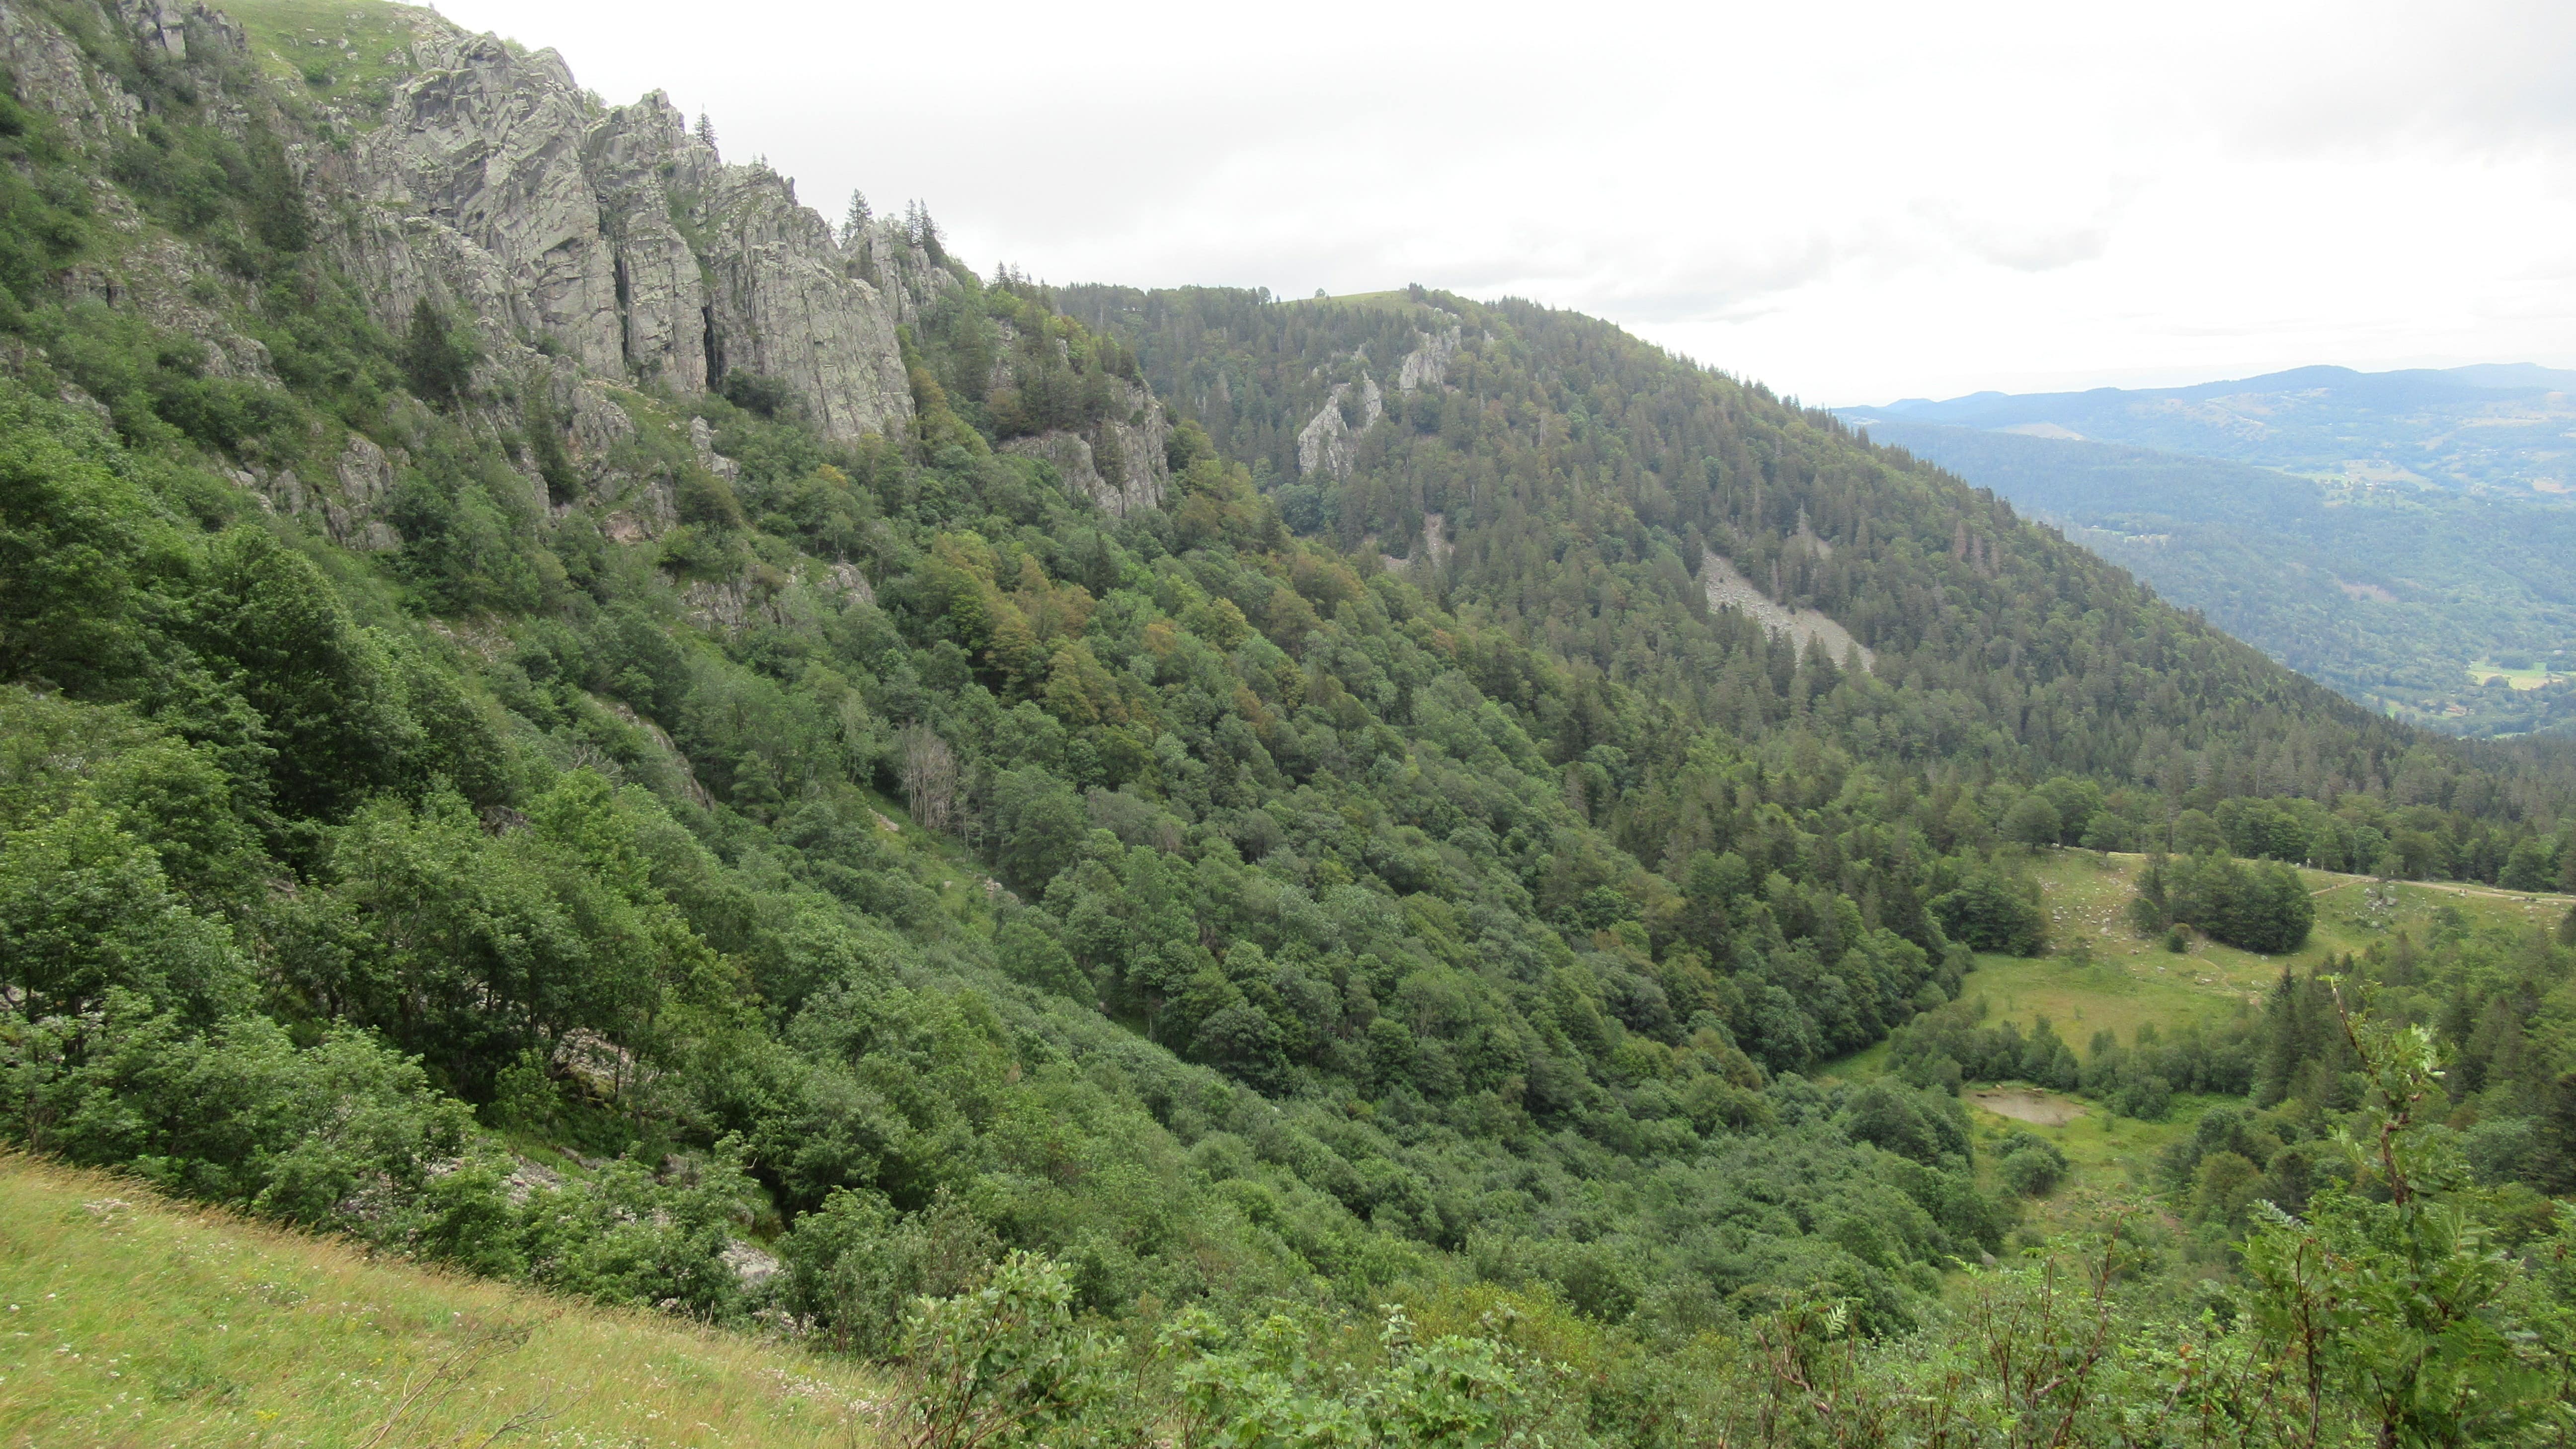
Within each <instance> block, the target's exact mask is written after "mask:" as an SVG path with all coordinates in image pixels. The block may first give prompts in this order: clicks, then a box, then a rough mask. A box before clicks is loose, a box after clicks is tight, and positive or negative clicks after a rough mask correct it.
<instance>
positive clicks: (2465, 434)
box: [1839, 363, 2576, 735]
mask: <svg viewBox="0 0 2576 1449" xmlns="http://www.w3.org/2000/svg"><path fill="white" fill-rule="evenodd" d="M1839 412H1840V414H1841V416H1842V417H1843V418H1844V419H1845V420H1846V421H1849V422H1851V423H1853V424H1855V425H1858V426H1861V427H1864V428H1866V429H1867V430H1868V432H1869V435H1870V436H1871V438H1872V439H1874V440H1875V441H1878V442H1881V443H1888V444H1893V445H1896V446H1898V447H1902V448H1905V449H1908V450H1910V451H1912V452H1913V453H1915V454H1917V455H1918V456H1921V457H1924V458H1927V459H1929V460H1931V461H1933V462H1935V463H1938V464H1940V465H1941V466H1943V467H1945V468H1947V469H1949V470H1950V471H1952V472H1954V473H1957V474H1959V475H1960V476H1961V477H1963V478H1965V479H1967V480H1968V481H1969V482H1971V483H1975V484H1978V485H1980V486H1982V487H1988V488H1992V489H1994V490H1995V491H1996V492H1997V493H1998V494H2000V495H2002V496H2003V497H2005V498H2008V499H2010V500H2011V501H2012V502H2013V503H2014V504H2015V505H2017V506H2019V507H2021V508H2023V509H2024V510H2026V511H2028V512H2031V513H2033V514H2035V515H2037V516H2039V517H2041V518H2043V519H2045V520H2047V521H2049V522H2052V523H2055V524H2057V525H2058V526H2060V527H2062V528H2064V529H2065V530H2066V531H2067V533H2068V535H2069V537H2071V538H2073V539H2074V540H2075V541H2077V542H2079V543H2082V544H2084V545H2086V546H2088V547H2090V548H2092V549H2094V550H2095V551H2096V552H2098V553H2100V554H2102V555H2103V556H2104V557H2106V558H2109V559H2111V560H2112V561H2113V562H2116V563H2119V564H2121V565H2123V566H2125V567H2127V568H2129V569H2130V570H2132V571H2133V572H2135V573H2136V574H2138V575H2139V576H2140V577H2141V578H2144V579H2145V580H2147V581H2148V582H2149V583H2151V584H2153V585H2155V586H2156V588H2157V589H2158V590H2159V591H2160V592H2162V593H2163V594H2164V595H2165V596H2166V597H2168V598H2170V599H2172V600H2173V601H2174V602H2176V603H2179V604H2182V605H2184V606H2186V607H2189V608H2196V609H2199V610H2201V611H2203V612H2204V613H2206V614H2208V615H2209V617H2210V618H2211V619H2212V620H2213V621H2215V622H2216V623H2218V624H2219V625H2220V626H2221V627H2223V628H2225V629H2227V630H2228V631H2230V632H2231V633H2234V634H2236V635H2237V636H2238V637H2240V638H2243V639H2245V640H2246V641H2247V642H2249V643H2252V644H2254V645H2256V646H2257V647H2259V648H2261V649H2263V650H2264V651H2265V652H2266V653H2269V654H2270V655H2272V656H2273V657H2274V658H2276V659H2279V660H2280V661H2281V662H2283V663H2285V664H2288V665H2289V666H2291V667H2292V668H2294V669H2298V670H2300V671H2302V672H2304V673H2306V674H2309V675H2310V676H2312V677H2314V678H2316V679H2318V680H2320V681H2322V682H2324V683H2326V684H2329V685H2331V686H2333V687H2334V688H2335V689H2337V690H2339V691H2341V692H2342V693H2344V694H2346V695H2348V696H2350V697H2352V698H2354V699H2357V700H2360V701H2362V702H2363V703H2365V704H2368V705H2370V706H2371V707H2373V708H2375V709H2378V710H2381V711H2384V712H2387V713H2391V714H2395V715H2398V716H2401V717H2403V718H2407V719H2411V720H2414V721H2417V722H2419V723H2425V724H2430V725H2434V726H2437V727H2440V728H2444V729H2448V730H2452V731H2456V732H2459V733H2463V734H2472V735H2507V734H2521V733H2526V732H2530V731H2535V730H2546V731H2552V732H2556V731H2561V730H2565V729H2568V728H2576V682H2571V681H2576V494H2571V493H2570V492H2569V486H2570V485H2569V479H2570V476H2571V465H2576V440H2571V436H2570V433H2571V430H2576V372H2568V371H2560V370H2557V369H2552V368H2545V367H2537V366H2532V365H2530V364H2520V363H2518V364H2491V365H2482V366H2474V367H2458V368H2449V369H2444V370H2439V371H2434V370H2413V371H2404V372H2380V373H2363V372H2355V371H2352V370H2351V369H2349V368H2341V367H2304V368H2298V369H2295V370H2293V371H2289V372H2278V373H2271V374H2268V375H2266V376H2262V377H2253V378H2244V379H2239V380H2234V381H2226V382H2211V383H2202V384H2199V385H2196V386H2192V387H2177V388H2160V389H2123V388H2096V389H2093V390H2091V391H2088V392H2063V393H2026V394H2014V393H2000V392H1980V393H1974V394H1971V395H1969V396H1967V397H1960V398H1952V399H1949V400H1947V401H1943V402H1933V401H1929V400H1924V399H1909V400H1906V401H1903V402H1898V403H1892V404H1889V405H1887V406H1885V407H1876V408H1844V409H1840V410H1839ZM2498 681H2501V682H2498Z"/></svg>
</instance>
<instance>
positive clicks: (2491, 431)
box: [1837, 363, 2576, 497]
mask: <svg viewBox="0 0 2576 1449" xmlns="http://www.w3.org/2000/svg"><path fill="white" fill-rule="evenodd" d="M1837 411H1839V412H1840V413H1841V414H1842V415H1843V416H1844V417H1845V418H1847V419H1849V420H1851V421H1852V422H1855V423H1862V424H1867V425H1870V426H1873V427H1876V426H1879V425H1882V424H1886V423H1891V422H1907V423H1939V424H1946V425H1949V426H1953V427H1964V428H1976V429H1981V430H1984V431H1989V432H2009V433H2025V434H2029V435H2032V436H2035V437H2043V438H2058V439H2063V440H2070V441H2076V440H2080V441H2087V442H2103V443H2125V444H2128V445H2130V446H2132V447H2139V448H2154V449H2157V450H2160V451H2163V452H2168V453H2182V454H2189V455H2194V456H2198V457H2204V458H2224V459H2227V460H2229V461H2232V462H2238V463H2250V464H2254V465H2255V466H2257V467H2264V468H2276V469H2280V470H2283V471H2285V472H2291V473H2299V474H2303V475H2306V476H2309V477H2316V478H2335V479H2341V480H2344V481H2347V482H2351V483H2357V484H2388V483H2416V484H2430V485H2433V486H2438V487H2444V488H2479V487H2485V488H2497V489H2502V490H2505V491H2508V492H2517V493H2526V494H2531V493H2537V494H2541V495H2546V496H2561V495H2565V496H2571V497H2576V436H2571V434H2576V372H2570V371H2565V370H2561V369H2557V368H2548V367H2539V366H2535V365H2533V364H2530V363H2486V364H2479V365H2476V366H2471V367H2453V368H2442V369H2427V368H2416V369H2408V370H2405V371H2399V372H2355V371H2353V370H2352V369H2351V368H2347V367H2300V368H2293V369H2291V370H2290V371H2288V372H2274V373H2266V374H2264V375H2263V376H2260V377H2248V378H2239V379H2235V380H2232V381H2224V382H2206V383H2199V384H2195V385H2193V386H2190V387H2169V388H2116V387H2101V388H2093V389H2091V390H2089V391H2085V392H2049V393H2002V392H1978V393H1970V394H1969V395H1967V396H1966V397H1956V398H1950V399H1948V400H1946V401H1940V402H1935V401H1932V400H1930V399H1927V398H1908V399H1905V400H1903V401H1901V402H1894V403H1889V404H1887V405H1886V406H1884V407H1849V408H1841V409H1838V410H1837Z"/></svg>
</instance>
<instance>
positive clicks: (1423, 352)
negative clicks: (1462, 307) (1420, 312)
mask: <svg viewBox="0 0 2576 1449" xmlns="http://www.w3.org/2000/svg"><path fill="white" fill-rule="evenodd" d="M1413 335H1414V336H1415V337H1416V338H1418V339H1419V345H1417V346H1416V347H1415V348H1414V349H1413V350H1412V351H1411V352H1408V353H1406V354H1405V355H1404V367H1403V369H1402V370H1401V371H1400V372H1398V373H1397V374H1396V379H1395V386H1396V390H1397V391H1399V392H1408V393H1409V392H1412V391H1414V390H1415V389H1417V388H1425V387H1446V386H1448V384H1449V359H1451V358H1453V357H1455V356H1457V355H1458V348H1459V346H1460V345H1461V344H1462V342H1463V341H1464V340H1465V335H1466V334H1465V331H1464V329H1462V328H1457V327H1452V328H1450V329H1449V330H1448V331H1446V332H1439V333H1432V332H1416V333H1414V334H1413Z"/></svg>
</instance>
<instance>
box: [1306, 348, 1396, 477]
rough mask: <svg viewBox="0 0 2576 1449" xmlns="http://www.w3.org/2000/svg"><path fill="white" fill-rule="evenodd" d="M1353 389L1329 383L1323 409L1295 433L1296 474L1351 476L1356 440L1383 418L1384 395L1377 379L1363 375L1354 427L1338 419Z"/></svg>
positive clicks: (1359, 384) (1343, 383)
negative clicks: (1331, 389) (1357, 415)
mask: <svg viewBox="0 0 2576 1449" xmlns="http://www.w3.org/2000/svg"><path fill="white" fill-rule="evenodd" d="M1352 394H1353V386H1352V384H1350V383H1347V382H1340V383H1335V384H1333V395H1332V396H1331V397H1328V398H1326V399H1325V400H1324V406H1323V407H1322V408H1321V409H1319V410H1318V411H1317V412H1316V414H1315V415H1314V416H1313V417H1311V418H1309V419H1307V420H1306V426H1305V427H1303V428H1300V429H1298V431H1297V471H1298V472H1300V473H1330V474H1331V475H1333V476H1334V477H1336V478H1348V477H1349V476H1351V467H1352V465H1353V464H1354V463H1356V462H1357V461H1358V450H1357V444H1356V441H1355V439H1356V437H1357V435H1358V434H1360V433H1364V432H1366V431H1368V430H1369V429H1370V428H1372V427H1374V426H1376V425H1377V420H1378V419H1379V418H1382V417H1384V416H1386V394H1385V393H1384V392H1383V391H1381V390H1380V389H1379V388H1378V385H1377V379H1376V378H1373V377H1371V376H1369V375H1368V374H1367V373H1365V372H1363V373H1361V374H1360V380H1359V383H1358V387H1357V394H1358V403H1359V407H1358V411H1359V422H1358V424H1357V426H1354V425H1353V424H1352V423H1351V422H1350V420H1348V419H1346V418H1344V417H1343V416H1342V402H1343V400H1344V399H1345V398H1349V397H1351V396H1352Z"/></svg>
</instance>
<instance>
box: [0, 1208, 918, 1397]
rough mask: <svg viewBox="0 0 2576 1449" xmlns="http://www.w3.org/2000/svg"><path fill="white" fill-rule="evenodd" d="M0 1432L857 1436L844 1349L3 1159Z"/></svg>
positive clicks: (854, 1377)
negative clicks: (305, 1232) (410, 1257)
mask: <svg viewBox="0 0 2576 1449" xmlns="http://www.w3.org/2000/svg"><path fill="white" fill-rule="evenodd" d="M0 1302H5V1304H6V1307H5V1308H0V1318H4V1319H5V1320H6V1323H5V1326H0V1442H5V1443H8V1444H11V1445H30V1444H47V1445H71V1444H153V1445H171V1444H175V1445H240V1444H353V1445H354V1444H385V1445H391V1444H480V1443H489V1442H510V1443H539V1444H621V1445H647V1444H649V1445H716V1444H761V1445H780V1446H790V1445H806V1444H813V1445H823V1444H839V1445H848V1444H863V1443H870V1442H873V1441H874V1440H875V1438H876V1432H875V1429H874V1427H873V1426H874V1422H875V1421H874V1419H873V1418H872V1417H871V1415H872V1413H873V1412H874V1409H875V1406H876V1405H877V1404H878V1402H879V1401H880V1398H881V1396H882V1393H883V1384H882V1383H881V1382H880V1380H879V1379H878V1378H877V1377H876V1376H874V1375H871V1374H869V1373H867V1372H866V1371H864V1370H861V1369H858V1368H856V1367H854V1366H852V1365H851V1364H849V1363H847V1362H825V1361H822V1360H817V1359H813V1358H810V1357H808V1356H807V1355H806V1354H804V1353H803V1352H801V1351H799V1350H797V1349H794V1348H792V1347H789V1346H786V1345H783V1344H779V1343H774V1342H761V1341H758V1340H755V1339H751V1338H746V1337H742V1336H738V1335H728V1334H723V1333H718V1332H714V1331H710V1330H701V1329H697V1328H693V1327H691V1326H689V1325H688V1324H685V1323H681V1322H677V1321H674V1320H672V1319H670V1318H666V1317H659V1316H655V1315H651V1314H646V1313H641V1312H619V1311H614V1310H608V1309H601V1308H596V1307H591V1306H588V1305H582V1304H575V1303H572V1302H570V1301H567V1300H563V1299H556V1298H550V1297H546V1296H544V1295H541V1294H535V1293H528V1292H523V1291H520V1290H517V1289H512V1288H506V1287H500V1286H497V1285H494V1284H491V1283H488V1282H481V1281H476V1280H472V1279H465V1278H458V1277H453V1276H449V1275H446V1274H440V1273H431V1272H425V1271H422V1270H420V1269H418V1268H414V1267H411V1266H408V1265H404V1264H400V1263H393V1262H385V1261H379V1260H372V1259H370V1258H368V1257H367V1256H366V1255H365V1254H363V1253H360V1252H358V1251H356V1250H354V1249H351V1248H349V1247H347V1246H344V1245H342V1244H340V1243H337V1242H332V1241H328V1240H322V1239H315V1238H309V1237H304V1236H302V1235H299V1234H295V1233H288V1232H281V1231H278V1230H276V1229H272V1228H268V1227H264V1226H260V1225H258V1224H254V1223H249V1222H245V1221H243V1220H241V1219H239V1218H235V1217H232V1216H230V1215H228V1214H224V1213H218V1212H203V1211H196V1210H191V1209H186V1208H181V1207H177V1206H174V1205H172V1204H170V1203H168V1202H166V1201H164V1200H163V1199H161V1198H159V1197H157V1196H156V1195H154V1194H153V1193H152V1192H151V1191H150V1190H149V1189H147V1188H144V1187H141V1186H140V1185H138V1184H135V1183H133V1182H131V1181H128V1180H121V1179H118V1178H115V1177H111V1176H108V1175H105V1174H100V1173H86V1172H74V1171H68V1170H65V1169H62V1168H59V1167H54V1166H50V1165H46V1164H41V1163H38V1162H34V1161H31V1160H29V1159H26V1158H23V1157H0Z"/></svg>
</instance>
